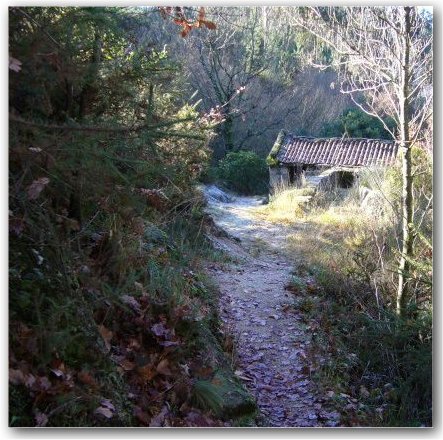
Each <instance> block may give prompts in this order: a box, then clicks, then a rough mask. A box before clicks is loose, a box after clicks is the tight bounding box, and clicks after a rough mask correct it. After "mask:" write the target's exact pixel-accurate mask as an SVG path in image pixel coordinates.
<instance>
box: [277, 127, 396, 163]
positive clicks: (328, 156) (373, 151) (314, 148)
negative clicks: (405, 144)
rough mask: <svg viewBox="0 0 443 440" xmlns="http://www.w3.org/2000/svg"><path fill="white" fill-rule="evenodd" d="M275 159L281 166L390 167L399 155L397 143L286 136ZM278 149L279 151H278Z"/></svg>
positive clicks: (283, 136) (282, 139) (286, 134)
mask: <svg viewBox="0 0 443 440" xmlns="http://www.w3.org/2000/svg"><path fill="white" fill-rule="evenodd" d="M279 140H280V143H279V148H278V150H277V148H275V147H274V149H273V152H271V154H272V153H273V154H272V156H273V157H274V158H275V159H276V160H277V161H278V162H280V163H282V164H295V163H303V164H309V165H340V166H351V167H352V166H356V167H358V166H373V165H390V164H392V163H393V162H394V161H395V157H396V156H397V151H398V144H397V143H396V142H394V141H388V140H380V139H360V138H354V139H353V138H348V139H344V138H323V139H321V138H313V137H301V136H294V135H292V134H290V133H284V134H282V135H281V136H279ZM276 150H277V151H276Z"/></svg>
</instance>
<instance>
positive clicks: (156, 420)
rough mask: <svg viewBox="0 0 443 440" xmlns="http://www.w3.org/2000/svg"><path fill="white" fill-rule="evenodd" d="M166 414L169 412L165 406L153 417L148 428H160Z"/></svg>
mask: <svg viewBox="0 0 443 440" xmlns="http://www.w3.org/2000/svg"><path fill="white" fill-rule="evenodd" d="M168 412H169V410H168V407H167V406H166V405H163V408H162V409H161V411H160V412H159V413H158V414H157V415H156V416H155V417H153V418H152V419H151V421H150V423H149V427H151V428H153V427H160V426H162V425H163V422H164V421H165V417H166V415H167V414H168Z"/></svg>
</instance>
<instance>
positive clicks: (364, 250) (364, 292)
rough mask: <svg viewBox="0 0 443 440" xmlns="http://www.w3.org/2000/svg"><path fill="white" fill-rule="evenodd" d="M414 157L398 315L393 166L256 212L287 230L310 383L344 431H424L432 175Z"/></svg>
mask: <svg viewBox="0 0 443 440" xmlns="http://www.w3.org/2000/svg"><path fill="white" fill-rule="evenodd" d="M414 153H415V154H414V160H415V162H414V164H415V167H416V169H417V170H418V169H420V170H421V171H422V173H423V174H420V175H419V177H418V179H419V181H418V182H416V184H417V185H416V189H415V197H416V199H415V200H416V215H415V219H416V223H415V224H416V231H417V235H416V241H415V249H414V253H415V257H414V260H413V261H412V265H413V271H412V272H411V273H410V274H408V275H409V286H410V289H411V291H412V294H411V298H410V303H409V308H408V315H407V318H405V319H400V318H399V317H398V316H397V315H396V314H395V304H396V281H397V273H396V268H397V264H398V257H399V251H398V242H397V240H396V237H397V236H398V235H399V228H400V222H399V218H400V216H399V212H400V211H399V209H400V207H399V194H400V190H401V185H400V178H399V176H400V170H399V168H398V167H392V168H390V169H385V170H382V169H380V170H372V171H365V172H363V173H361V174H360V187H355V188H352V189H350V190H348V191H343V190H339V191H335V192H330V193H328V194H321V193H320V194H317V195H316V196H314V198H313V199H312V200H311V201H310V203H309V205H307V209H306V210H305V213H304V214H302V215H300V214H299V208H300V206H299V202H298V200H297V199H296V198H295V197H293V194H297V193H298V192H299V191H300V190H299V189H291V190H286V191H284V192H283V193H277V194H276V196H275V197H276V200H274V201H273V202H272V201H271V203H270V204H269V206H268V207H266V210H267V211H266V210H264V209H261V213H262V215H263V213H264V214H265V218H267V219H268V220H269V221H278V222H281V223H285V224H287V225H289V226H290V225H293V226H296V227H295V228H289V229H288V246H287V249H286V251H287V253H288V255H290V256H294V255H296V259H295V264H296V267H297V270H296V272H297V274H298V276H295V277H294V279H293V280H292V282H291V285H290V290H291V291H292V292H293V293H294V295H295V306H296V307H297V309H299V310H300V311H302V312H303V316H304V317H305V319H306V321H307V325H308V327H309V328H310V329H311V330H312V331H313V346H312V352H311V359H310V362H311V364H312V365H318V368H315V373H313V374H314V379H316V380H317V382H318V383H319V384H321V386H322V387H323V390H324V393H325V394H327V395H328V396H329V397H330V398H331V399H332V401H333V402H335V404H336V406H337V409H339V410H340V411H341V414H342V421H341V423H342V424H343V425H344V426H431V425H432V244H431V243H432V242H431V237H432V209H430V207H431V206H432V205H431V204H430V202H429V200H432V183H431V181H432V174H431V170H430V168H429V164H430V159H429V157H427V156H426V154H423V152H422V151H420V150H415V151H414ZM423 170H424V171H423ZM365 188H367V190H368V191H366V193H365V192H364V191H365ZM362 193H363V195H365V199H364V200H363V202H362V200H361V198H362ZM282 213H283V214H284V215H282ZM291 214H292V218H291V217H290V216H291ZM306 280H314V281H313V283H310V282H308V283H307V282H306Z"/></svg>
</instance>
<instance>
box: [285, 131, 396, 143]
mask: <svg viewBox="0 0 443 440" xmlns="http://www.w3.org/2000/svg"><path fill="white" fill-rule="evenodd" d="M289 136H290V137H291V138H293V139H312V140H319V141H329V140H338V141H372V142H389V143H395V142H397V140H395V139H381V138H365V137H338V136H332V137H327V136H325V137H318V136H297V135H295V134H292V133H287V134H286V137H289Z"/></svg>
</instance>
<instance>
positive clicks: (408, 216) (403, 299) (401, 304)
mask: <svg viewBox="0 0 443 440" xmlns="http://www.w3.org/2000/svg"><path fill="white" fill-rule="evenodd" d="M404 13H405V15H404V20H405V21H404V34H403V49H404V50H403V59H402V84H401V86H402V90H401V100H400V101H401V102H400V148H401V150H402V214H403V215H402V217H403V218H402V254H401V258H400V263H399V267H398V273H399V275H398V290H397V315H399V316H405V314H406V308H407V304H408V299H409V294H408V293H409V292H408V283H407V278H408V273H409V270H410V266H411V265H410V259H411V258H412V256H413V247H412V244H413V231H412V221H413V197H412V157H411V147H412V146H411V143H410V134H409V123H410V103H409V98H408V95H409V82H410V73H409V70H410V65H409V63H410V61H409V57H410V44H411V41H410V35H411V15H410V13H411V8H410V7H405V8H404Z"/></svg>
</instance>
